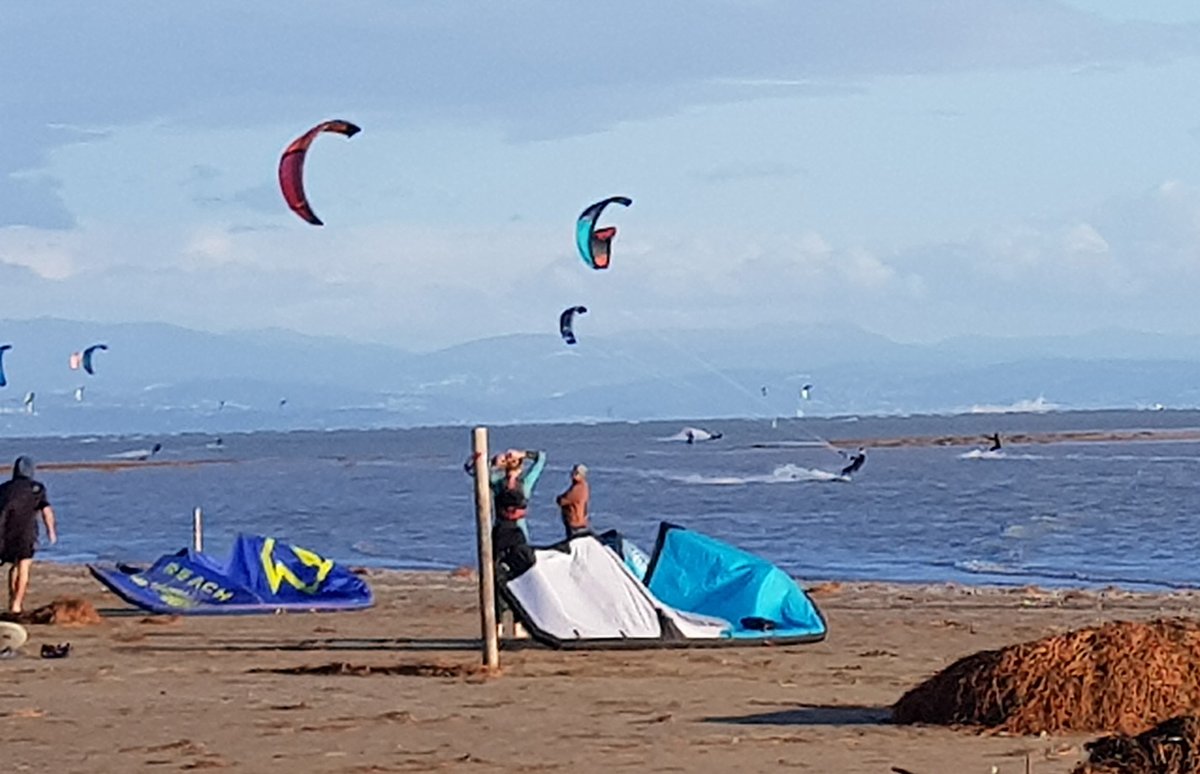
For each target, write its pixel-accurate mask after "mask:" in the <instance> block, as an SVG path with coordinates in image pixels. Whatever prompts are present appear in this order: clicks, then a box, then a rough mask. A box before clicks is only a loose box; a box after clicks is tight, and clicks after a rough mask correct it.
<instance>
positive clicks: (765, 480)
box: [669, 464, 850, 486]
mask: <svg viewBox="0 0 1200 774" xmlns="http://www.w3.org/2000/svg"><path fill="white" fill-rule="evenodd" d="M669 478H670V479H671V480H672V481H678V482H679V483H681V484H691V485H698V486H742V485H745V484H795V483H805V482H821V483H824V482H830V481H839V482H847V481H849V480H850V479H848V478H846V477H844V476H840V475H838V474H837V473H831V472H829V471H828V470H819V469H817V468H802V467H800V466H798V465H792V464H787V465H780V466H779V467H777V468H775V470H773V471H771V472H770V473H768V474H767V475H762V476H702V475H700V474H698V473H692V474H689V475H685V476H669Z"/></svg>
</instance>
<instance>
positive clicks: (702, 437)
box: [655, 427, 721, 443]
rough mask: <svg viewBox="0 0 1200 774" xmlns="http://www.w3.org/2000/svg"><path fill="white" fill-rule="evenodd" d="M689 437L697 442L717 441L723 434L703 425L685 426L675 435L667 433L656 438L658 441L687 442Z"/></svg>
mask: <svg viewBox="0 0 1200 774" xmlns="http://www.w3.org/2000/svg"><path fill="white" fill-rule="evenodd" d="M689 437H690V438H691V439H692V440H693V441H695V442H700V441H715V440H717V439H718V438H720V437H721V434H720V433H713V432H711V431H709V430H705V429H704V428H702V427H684V428H680V430H679V432H678V433H676V434H675V435H667V436H663V437H662V438H657V439H655V440H658V441H682V442H684V443H686V442H687V440H688V438H689Z"/></svg>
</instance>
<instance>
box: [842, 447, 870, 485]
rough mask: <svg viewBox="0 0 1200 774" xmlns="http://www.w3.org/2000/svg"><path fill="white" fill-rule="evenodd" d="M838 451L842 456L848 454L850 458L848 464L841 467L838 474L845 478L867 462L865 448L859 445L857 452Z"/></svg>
mask: <svg viewBox="0 0 1200 774" xmlns="http://www.w3.org/2000/svg"><path fill="white" fill-rule="evenodd" d="M839 453H840V454H841V455H842V456H843V457H846V456H848V457H849V460H850V464H849V465H847V466H846V467H844V468H842V472H841V473H840V474H839V475H841V476H843V477H845V478H849V477H850V476H851V474H853V473H855V472H857V471H858V470H859V469H860V468H861V467H862V466H863V465H865V464H866V463H867V450H866V449H864V448H863V447H861V446H860V447H858V451H857V452H855V453H854V454H851V455H847V454H846V452H844V451H840V450H839Z"/></svg>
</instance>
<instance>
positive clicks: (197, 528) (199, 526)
mask: <svg viewBox="0 0 1200 774" xmlns="http://www.w3.org/2000/svg"><path fill="white" fill-rule="evenodd" d="M202 518H203V516H202V514H201V513H200V508H199V507H197V508H195V509H193V510H192V550H193V551H196V552H197V553H199V552H200V551H203V550H204V524H203V522H202Z"/></svg>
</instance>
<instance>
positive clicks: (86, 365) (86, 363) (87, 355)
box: [72, 344, 108, 376]
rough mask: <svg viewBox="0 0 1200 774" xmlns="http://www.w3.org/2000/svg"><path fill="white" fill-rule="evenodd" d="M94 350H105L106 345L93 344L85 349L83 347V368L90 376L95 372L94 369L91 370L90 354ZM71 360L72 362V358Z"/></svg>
mask: <svg viewBox="0 0 1200 774" xmlns="http://www.w3.org/2000/svg"><path fill="white" fill-rule="evenodd" d="M96 350H100V351H102V352H107V351H108V345H107V344H93V345H92V346H90V347H88V348H87V349H85V350H84V351H83V370H85V371H87V372H88V374H89V375H92V376H94V375H95V374H96V372H95V371H94V370H92V356H93V355H94V354H95V352H96ZM72 362H74V360H73V359H72Z"/></svg>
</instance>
